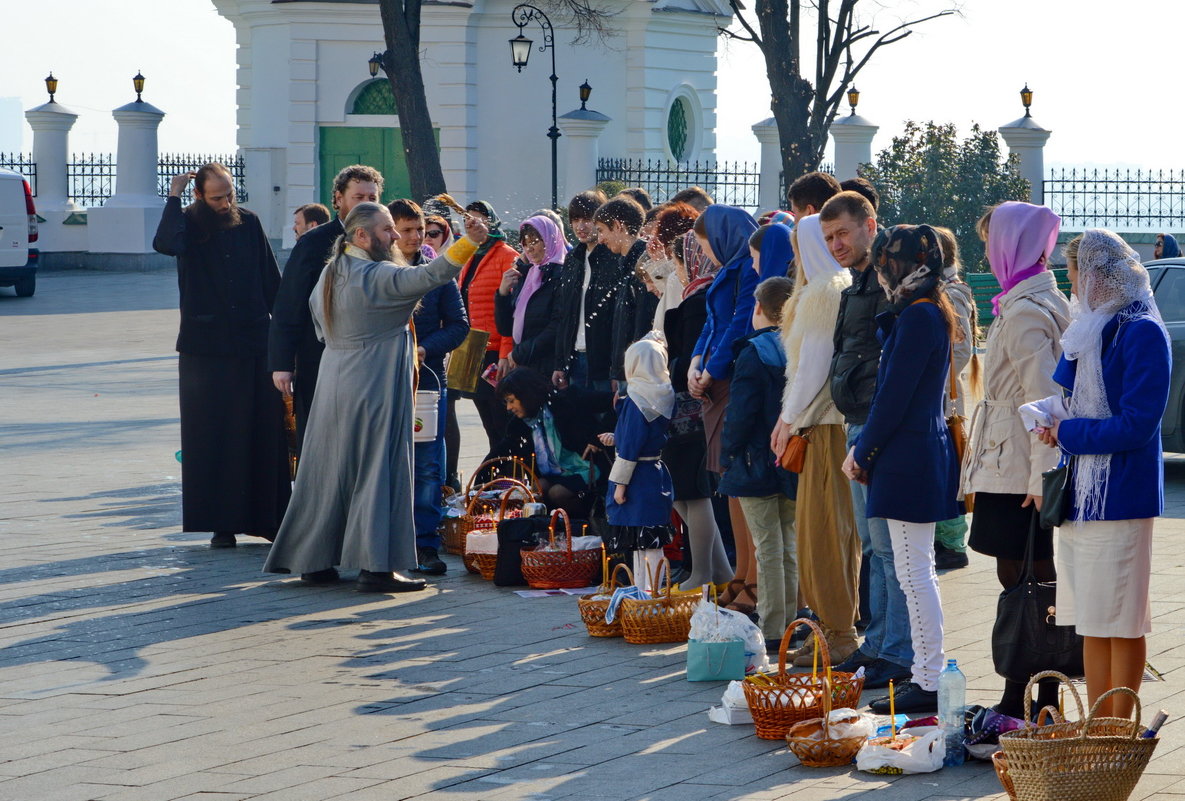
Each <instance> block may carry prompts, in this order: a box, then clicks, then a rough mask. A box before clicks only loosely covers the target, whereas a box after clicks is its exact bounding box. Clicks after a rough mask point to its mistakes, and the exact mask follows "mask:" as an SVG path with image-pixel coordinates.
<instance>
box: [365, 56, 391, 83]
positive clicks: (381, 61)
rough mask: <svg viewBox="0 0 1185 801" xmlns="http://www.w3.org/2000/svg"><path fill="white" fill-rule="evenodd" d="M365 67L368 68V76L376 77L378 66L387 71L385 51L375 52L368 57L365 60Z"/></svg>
mask: <svg viewBox="0 0 1185 801" xmlns="http://www.w3.org/2000/svg"><path fill="white" fill-rule="evenodd" d="M366 67H367V69H369V70H370V77H371V78H377V77H378V74H379V69H380V68H382V70H383V71H384V72H386V71H387V54H386V53H385V52H383V53H375V54H374V55H373V56H371V57H370V60H369V61H367V62H366Z"/></svg>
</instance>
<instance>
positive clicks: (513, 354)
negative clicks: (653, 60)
mask: <svg viewBox="0 0 1185 801" xmlns="http://www.w3.org/2000/svg"><path fill="white" fill-rule="evenodd" d="M190 180H193V181H194V182H195V187H194V198H195V200H194V203H193V204H192V205H190V206H188V207H186V208H182V206H181V201H180V195H181V193H182V192H183V190H184V189H185V188H186V186H187V185H188V183H189V181H190ZM382 194H383V178H382V176H381V175H380V174H379V173H378V172H377V171H376V170H374V169H373V168H370V167H366V166H362V165H354V166H350V167H347V168H345V169H343V170H342V171H341V172H340V173H339V175H338V176H337V178H336V180H335V182H334V187H333V205H334V210H335V212H336V214H335V215H334V216H333V217H332V219H330V218H329V217H330V215H329V212H328V210H326V209H324V207H319V206H316V205H315V204H314V205H310V206H303V207H301V209H298V210H297V212H296V213H295V215H294V231H295V233H296V234H297V236H298V237H299V238H298V241H297V243H296V245H295V247H294V248H293V250H292V253H291V255H290V257H289V259H288V263H287V265H286V267H285V269H284V271H283V273H282V275H281V273H280V271H279V269H278V266H277V263H276V260H275V256H274V255H273V253H272V251H271V248H270V246H269V245H268V242H267V239H266V237H265V236H264V234H263V230H262V227H261V226H260V224H259V221H258V219H257V218H256V217H255V216H254V215H252V214H251V213H250V212H249V211H247V210H245V209H241V208H239V207H238V206H237V204H236V203H235V201H234V193H233V187H232V184H231V180H230V175H229V173H227V171H226V170H225V168H223V167H221V165H217V164H211V165H207V166H205V167H203V168H202V169H201V170H199V171H197V173H195V174H185V175H180V176H177V178H176V179H174V181H173V184H172V187H171V191H170V196H169V199H168V202H167V204H166V208H165V213H164V216H163V217H162V220H161V223H160V229H159V230H158V233H157V237H156V247H157V249H158V250H159V251H160V252H162V253H167V254H171V255H176V256H177V259H178V274H179V281H180V288H181V332H180V335H179V337H178V342H177V350H178V351H179V352H180V359H179V369H180V395H181V436H182V453H183V481H182V502H183V509H184V523H183V527H184V529H185V530H186V531H205V532H212V534H213V536H212V539H211V542H210V544H211V547H233V546H234V545H235V544H236V535H238V534H250V535H255V536H261V537H265V538H267V539H269V540H274V544H273V545H272V547H271V549H270V552H269V555H268V558H267V562H266V564H265V567H264V569H265V570H266V571H269V572H274V573H292V574H300V577H301V580H302V581H303V582H305V583H309V584H316V585H320V584H329V583H334V582H337V581H339V580H341V576H340V575H339V573H338V569H339V568H344V569H356V570H359V571H360V574H359V578H358V585H357V586H358V589H359V590H360V591H367V592H410V591H415V590H419V589H422V588H423V587H424V586H425V585H426V582H425V579H423V578H415V577H411V576H409V575H407V574H408V573H411V572H419V573H421V574H424V575H439V574H442V573H444V572H445V571H446V570H447V566H446V564H445V562H444V561H443V560H442V559H441V558H440V555H439V551H440V545H441V543H440V537H439V534H438V529H439V526H440V523H441V520H442V515H443V505H442V502H441V497H442V489H443V488H444V487H446V486H448V485H451V486H453V487H454V488H456V489H459V488H460V486H461V480H460V476H459V474H458V470H457V460H458V452H459V443H460V429H459V426H458V424H457V403H458V401H460V400H468V401H472V403H473V404H474V406H475V407H476V411H477V413H478V416H479V418H480V421H481V426H482V429H483V433H484V436H485V438H486V442H485V443H483V449H486V450H488V453H489V456H490V457H497V456H514V457H519V458H521V459H522V460H523V461H524V462H526V463H529V464H530V465H532V467H533V469H534V471H535V473H536V474H537V476H538V484H539V490H540V493H541V495H542V500H543V501H544V502H545V503H546V505H547V506H548V507H549V508H563V509H565V510H566V511H568V512H569V514H570V515H571V516H572V517H573V518H574V519H577V520H589V521H592V522H594V523H598V522H599V523H603V524H604V525H597V526H594V530H596V531H599V532H603V533H602V537H603V539H604V542H605V545H606V548H607V550H608V551H609V552H610V553H612V554H614V555H615V557H616V558H620V559H627V560H632V561H633V564H634V567H635V576H636V577H637V578H638V580H639V582H640V583H642V584H643V585H645V584H646V582H647V581H649V579H650V577H651V576H653V575H654V572H653V568H654V565H655V563H656V562H657V561H658V560H659V559H660V558H661V554H662V550H663V549H670V548H671V545H672V543H673V542H681V543H682V547H683V559H682V563H683V564H682V568H681V570H680V572H679V574H678V575H677V576H675V577H674V580H675V581H677V582H679V583H681V584H682V585H683V586H684V587H698V586H701V585H706V584H714V585H717V587H718V588H719V590H720V593H719V603H720V604H722V605H724V606H727V607H729V608H732V609H735V610H737V611H740V612H743V613H746V614H749V615H751V616H753V617H754V618H755V619H756V620H757V621H758V622H759V625H760V626H761V628H762V631H763V633H764V635H765V637H766V640H767V646H768V647H770V648H771V649H775V648H776V647H777V645H778V644H779V643H780V641H781V639H782V636H783V633H784V631H785V629H786V626H787V624H788V623H789V622H790V621H792V620H793V619H794V618H795V617H797V616H800V615H802V614H806V613H808V610H809V614H812V615H813V616H814V617H815V618H816V619H817V620H818V621H819V625H820V627H821V629H822V631H823V634H824V638H825V640H826V644H827V646H828V651H829V653H830V658H831V660H832V664H834V665H835V667H836V668H837V669H838V670H847V671H855V670H858V669H863V670H864V675H865V687H869V688H879V687H886V686H888V685H889V683H890V682H891V681H895V682H897V691H896V694H895V706H896V709H897V710H898V711H901V712H932V711H934V710H935V709H936V708H937V683H938V674H939V672H940V671H941V670H942V667H943V665H944V659H945V656H946V654H945V650H944V644H943V610H942V603H941V598H940V594H939V586H938V578H937V570H938V569H943V568H948V569H949V568H958V567H961V566H964V565H966V564H967V557H966V554H965V552H964V547H965V546H964V537H965V535H966V533H967V531H968V526H967V523H966V518H965V512H966V511H969V507H970V505H971V501H972V500H974V514H972V515H971V523H970V537H969V542H968V545H969V546H970V547H971V548H972V549H974V550H976V551H977V552H980V553H982V554H985V555H988V556H992V557H994V558H995V559H996V569H997V575H998V578H999V581H1000V584H1001V586H1002V588H1004V589H1005V590H1007V589H1010V588H1012V587H1014V586H1016V585H1017V584H1018V583H1019V582H1020V581H1021V579H1022V577H1023V574H1024V572H1025V571H1026V569H1027V568H1026V565H1027V564H1029V563H1031V565H1032V570H1033V572H1034V573H1035V575H1036V576H1037V577H1038V578H1040V579H1041V580H1045V581H1053V580H1055V579H1056V580H1057V581H1058V596H1057V620H1058V622H1059V623H1060V624H1062V625H1070V624H1073V625H1075V626H1076V628H1077V631H1078V633H1079V634H1081V635H1082V636H1083V637H1084V638H1085V646H1084V658H1085V672H1086V678H1087V683H1088V693H1089V696H1090V698H1091V700H1092V701H1093V700H1094V699H1095V698H1098V697H1099V696H1100V695H1102V693H1103V692H1104V691H1105V690H1106V689H1109V688H1110V687H1113V686H1128V687H1132V688H1138V687H1139V683H1140V678H1141V675H1142V670H1143V665H1144V636H1145V635H1146V634H1147V633H1148V632H1149V631H1150V626H1151V621H1150V613H1149V593H1148V582H1149V576H1150V571H1151V562H1150V560H1151V537H1152V520H1153V518H1155V517H1156V516H1158V515H1159V514H1161V512H1162V507H1163V467H1162V458H1161V452H1160V418H1161V415H1162V414H1163V412H1164V408H1165V405H1166V403H1167V396H1168V382H1169V372H1170V371H1169V367H1170V351H1169V346H1168V339H1167V334H1166V332H1165V328H1164V324H1163V322H1162V321H1161V319H1160V315H1159V312H1158V310H1157V308H1156V304H1155V301H1154V299H1153V296H1152V293H1151V290H1150V287H1149V280H1148V273H1147V271H1146V270H1145V269H1144V268H1143V266H1142V265H1141V264H1140V262H1139V259H1138V257H1137V256H1136V254H1135V253H1134V251H1132V250H1131V248H1130V247H1128V246H1127V245H1126V244H1125V243H1124V242H1123V241H1122V240H1121V239H1120V238H1119V237H1117V236H1116V235H1114V234H1112V233H1110V232H1107V231H1102V230H1089V231H1087V232H1086V233H1085V234H1083V235H1081V236H1078V237H1075V238H1073V239H1072V240H1071V241H1070V242H1069V243H1068V245H1067V246H1066V248H1065V256H1066V260H1067V264H1068V269H1069V276H1070V280H1071V282H1072V284H1073V288H1074V289H1073V299H1072V300H1067V298H1066V297H1065V296H1064V295H1063V294H1061V292H1060V291H1059V290H1058V287H1057V283H1056V280H1055V277H1054V275H1053V273H1052V271H1051V269H1050V263H1051V259H1052V258H1053V257H1054V255H1055V248H1056V245H1057V241H1058V232H1059V220H1058V218H1057V216H1056V215H1055V214H1054V213H1053V212H1052V211H1050V210H1049V209H1047V208H1044V207H1040V206H1035V205H1031V204H1029V203H1023V202H1006V203H1002V204H1000V205H998V206H995V207H993V208H991V209H989V210H987V213H986V214H984V216H983V218H982V219H981V220H980V221H979V224H978V232H979V235H980V236H981V238H982V239H983V240H984V242H985V243H986V253H987V261H988V264H989V266H990V269H991V272H992V274H993V275H994V276H995V278H996V279H997V281H998V282H999V284H1000V290H1001V291H1000V292H999V294H997V295H996V296H995V297H994V298H993V299H992V307H993V314H994V321H993V323H992V324H991V326H990V327H989V328H988V331H987V336H986V341H984V340H982V337H981V336H980V332H979V329H978V324H977V311H976V305H975V302H974V298H973V296H972V293H971V290H970V288H969V287H968V286H967V284H966V283H965V282H964V281H963V278H962V269H963V268H962V265H961V264H960V261H959V254H958V246H957V240H956V238H955V236H954V234H953V233H952V232H951V231H950V230H948V229H946V228H943V227H940V226H939V225H936V224H927V223H926V222H925V221H918V222H917V223H916V224H897V225H892V226H889V227H884V226H882V225H881V224H880V223H879V222H878V220H877V207H878V203H879V197H878V194H877V191H876V189H875V188H874V187H873V186H872V185H871V184H869V183H868V182H867V181H865V180H864V179H860V178H855V179H851V180H848V181H844V182H843V183H842V184H841V183H839V182H838V181H837V180H836V179H835V178H834V177H833V176H831V175H828V174H825V173H819V172H815V173H810V174H807V175H804V176H802V177H800V178H798V179H797V180H796V181H794V182H793V184H792V185H791V186H790V188H789V191H788V197H787V201H788V206H789V209H788V210H787V211H771V212H769V213H766V214H763V215H761V216H760V218H755V217H754V216H753V215H751V214H749V213H748V212H747V211H745V210H743V209H739V208H734V207H730V206H726V205H721V204H716V203H713V201H712V198H711V197H710V196H709V195H708V194H707V193H706V192H704V191H703V190H702V189H700V188H698V187H691V188H688V189H686V190H684V191H681V192H679V193H677V194H676V195H674V196H673V197H671V198H670V200H668V201H667V202H665V203H661V204H657V205H655V204H653V203H652V202H651V199H650V197H649V195H648V194H647V193H646V192H645V191H644V190H642V189H626V190H624V191H622V192H620V193H619V194H618V195H616V196H614V197H607V196H606V195H605V194H604V193H602V192H601V191H599V190H589V191H585V192H581V193H579V194H577V195H576V196H575V197H573V198H572V199H571V201H570V202H569V204H568V206H567V209H566V212H567V213H566V219H565V218H564V217H562V216H561V215H559V214H557V213H556V211H554V210H550V209H544V210H540V211H539V212H536V213H535V214H533V215H530V216H528V217H527V218H526V219H524V220H523V221H522V223H521V224H520V225H519V226H518V229H517V231H513V230H511V231H508V230H507V229H506V227H505V225H504V223H503V221H502V220H501V219H500V218H499V216H498V214H497V212H496V211H495V208H494V206H493V205H492V204H490V203H489V202H486V201H475V202H472V203H469V204H468V205H467V206H465V207H463V208H462V207H461V206H460V205H459V204H456V202H455V201H452V199H451V198H446V196H441V197H440V198H433V199H430V200H429V201H426V202H425V203H424V205H423V206H421V205H419V204H417V203H416V202H414V201H412V200H409V199H398V200H395V201H393V202H390V203H389V204H388V205H382V204H381V203H380V200H381V199H382ZM454 215H455V216H454ZM932 222H933V223H937V222H942V221H932ZM569 231H570V233H571V240H570V239H569V233H568V232H569ZM515 234H517V236H516V235H515ZM1170 239H1171V238H1170ZM1170 246H1171V247H1172V248H1174V249H1175V247H1176V243H1175V241H1172V242H1169V241H1167V240H1166V242H1165V243H1164V246H1163V247H1164V249H1165V252H1167V251H1168V249H1169V247H1170ZM977 341H978V342H980V343H981V344H982V346H981V347H980V348H978V354H977V347H976V345H977ZM462 351H464V352H465V359H463V360H462V359H460V357H459V356H457V355H456V354H460V353H461V352H462ZM450 353H453V354H454V356H453V357H452V358H453V359H454V361H455V364H449V365H447V368H446V359H447V358H449V354H450ZM457 364H463V365H466V367H465V370H460V369H457V368H456V365H457ZM466 371H468V373H467V374H465V375H459V376H458V375H457V374H458V373H461V372H466ZM446 374H447V375H448V380H447V381H446V380H445V376H446ZM285 396H288V397H290V398H291V400H292V405H293V407H294V411H295V419H296V433H297V443H298V445H297V447H298V450H299V468H298V470H297V472H296V478H295V483H294V485H293V484H290V481H289V462H288V459H287V442H286V439H285V431H284V412H283V398H284V397H285ZM423 397H426V398H427V399H428V400H427V401H424V402H426V403H429V404H431V405H432V406H433V411H434V413H433V414H429V415H426V419H428V420H432V421H434V424H435V426H436V428H435V431H427V432H424V433H423V434H422V435H416V436H413V431H412V428H413V425H412V421H413V408H414V409H416V415H415V416H416V417H420V416H422V415H421V414H420V412H421V411H423V409H422V408H419V407H417V404H418V403H420V402H421V401H420V398H423ZM1034 403H1036V404H1037V406H1039V407H1040V408H1041V409H1043V410H1046V411H1048V412H1049V415H1048V418H1047V419H1044V420H1042V421H1040V422H1039V424H1038V423H1031V422H1030V421H1029V420H1028V418H1026V417H1022V415H1021V413H1020V407H1022V406H1025V405H1026V404H1034ZM968 412H970V418H971V420H970V433H969V435H968V436H967V438H966V442H965V443H964V442H963V440H962V437H961V436H957V434H958V433H959V432H960V431H961V428H960V427H959V426H958V425H952V423H955V422H956V421H957V420H958V419H960V418H962V417H963V416H964V415H965V414H967V413H968ZM964 446H965V447H964ZM960 450H964V452H963V453H961V454H960V453H959V451H960ZM1066 463H1068V464H1069V465H1070V475H1071V478H1070V480H1069V482H1068V483H1067V486H1068V487H1069V489H1068V491H1067V500H1066V508H1065V513H1064V515H1062V516H1061V517H1059V518H1058V520H1059V521H1064V524H1063V525H1061V526H1060V527H1058V528H1057V531H1058V532H1059V533H1058V548H1057V549H1056V559H1055V557H1054V554H1055V549H1054V527H1051V526H1049V525H1047V524H1046V523H1041V520H1042V519H1043V518H1048V517H1049V515H1044V516H1042V515H1040V514H1039V513H1040V510H1041V508H1042V503H1043V476H1042V474H1043V473H1046V472H1047V471H1050V470H1051V469H1052V468H1054V467H1056V466H1058V465H1059V464H1066ZM1047 511H1048V510H1047ZM1047 522H1048V521H1047ZM1034 532H1035V533H1034ZM728 544H731V545H732V550H733V553H734V558H731V559H730V555H729V549H728V547H727V545H728ZM987 601H988V599H985V602H987ZM861 630H862V631H863V639H861V636H860V631H861ZM815 647H816V646H815V643H814V641H813V640H806V641H804V642H802V643H801V645H800V646H799V647H798V648H797V649H796V650H794V651H793V652H792V653H791V655H790V658H791V659H792V661H793V662H794V664H796V665H800V666H810V665H812V664H814V663H815V662H816V660H817V659H818V655H816V654H815V653H814V648H815ZM1025 679H1027V677H1026V676H1007V677H1005V687H1004V693H1003V697H1002V698H1001V700H1000V702H999V704H997V709H998V710H999V711H1001V712H1003V713H1005V714H1009V715H1012V716H1016V717H1019V716H1021V715H1022V714H1023V711H1022V710H1023V689H1024V685H1025ZM1053 692H1055V691H1054V690H1053V688H1052V687H1051V686H1046V685H1042V688H1041V690H1040V697H1039V699H1038V700H1039V702H1040V705H1041V706H1044V705H1046V704H1047V703H1056V699H1055V698H1053V697H1052V693H1053ZM1123 705H1124V701H1123V700H1122V698H1119V699H1112V701H1111V706H1112V707H1113V708H1112V709H1108V710H1104V713H1106V712H1109V711H1113V712H1116V713H1118V714H1123V713H1124V711H1125V710H1124V709H1123ZM872 707H873V709H874V711H878V712H884V711H887V710H888V708H889V700H888V699H887V698H886V699H878V700H877V701H874V702H873V704H872Z"/></svg>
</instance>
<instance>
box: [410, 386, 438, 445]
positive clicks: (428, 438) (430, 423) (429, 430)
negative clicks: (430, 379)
mask: <svg viewBox="0 0 1185 801" xmlns="http://www.w3.org/2000/svg"><path fill="white" fill-rule="evenodd" d="M439 424H440V393H439V392H432V391H429V390H419V391H418V392H416V411H415V414H414V415H413V416H412V442H432V441H434V440H435V439H436V431H437V426H438V425H439Z"/></svg>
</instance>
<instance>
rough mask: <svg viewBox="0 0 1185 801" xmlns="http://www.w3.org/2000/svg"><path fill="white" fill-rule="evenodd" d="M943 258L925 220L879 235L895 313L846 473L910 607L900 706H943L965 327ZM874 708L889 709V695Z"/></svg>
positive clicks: (877, 259) (875, 249)
mask: <svg viewBox="0 0 1185 801" xmlns="http://www.w3.org/2000/svg"><path fill="white" fill-rule="evenodd" d="M942 262H943V259H942V247H941V245H940V244H939V240H938V235H937V234H936V233H935V232H934V229H932V228H931V227H930V226H928V225H917V226H914V225H896V226H893V227H892V228H888V229H886V230H884V231H882V232H881V233H880V234H878V235H877V238H876V241H875V242H874V243H873V246H872V264H873V267H874V268H875V269H876V272H877V278H878V279H879V280H880V284H881V287H882V288H883V289H884V290H885V294H886V295H887V296H888V298H889V311H887V312H883V313H882V314H881V315H880V316H878V317H877V323H878V324H879V326H880V329H881V336H882V341H883V343H884V350H883V351H882V353H881V360H880V367H879V369H878V371H877V386H876V394H875V395H874V396H873V400H872V409H871V411H870V412H869V415H868V422H867V423H866V424H865V426H864V430H863V431H862V432H861V434H860V438H859V439H858V440H856V443H855V444H854V445H853V446H852V449H851V451H850V452H849V453H848V458H847V460H846V461H845V462H844V472H845V473H846V474H847V475H848V477H849V478H851V479H852V480H853V481H860V482H864V483H867V484H868V485H869V489H868V503H867V509H866V511H867V514H868V516H869V517H881V518H884V519H885V520H886V522H887V523H888V526H889V536H890V539H891V540H892V543H893V563H894V568H895V569H896V571H897V580H898V581H899V582H900V584H901V589H902V590H903V591H904V592H905V604H906V608H907V609H908V610H909V628H910V639H911V640H912V642H913V653H914V657H913V666H912V672H913V676H912V681H911V682H907V683H905V684H902V685H901V686H900V687H898V688H897V692H896V708H897V711H899V712H934V711H936V710H937V709H938V674H939V672H941V670H942V666H943V657H944V654H943V647H942V606H941V601H940V599H939V596H938V574H937V573H936V572H935V570H934V525H935V523H937V522H938V521H940V520H950V519H951V518H953V517H955V516H956V515H958V513H959V509H958V503H957V501H956V500H955V496H956V492H957V488H958V482H959V465H958V461H957V459H956V458H955V451H954V445H953V443H952V442H951V439H950V435H949V434H948V433H947V428H946V418H945V416H944V413H943V412H944V407H943V399H944V391H945V387H946V381H947V372H948V370H949V369H950V363H951V342H952V339H953V338H956V337H958V336H960V330H961V329H960V328H959V325H958V322H957V320H956V316H955V311H954V308H953V307H952V306H951V305H950V301H949V300H948V299H947V297H946V295H945V293H944V292H943V290H942V288H941V287H940V285H939V284H940V281H941V278H942ZM871 707H872V710H873V711H874V712H877V713H878V714H883V713H884V712H888V711H889V699H888V698H883V699H878V700H876V701H873V702H872V704H871Z"/></svg>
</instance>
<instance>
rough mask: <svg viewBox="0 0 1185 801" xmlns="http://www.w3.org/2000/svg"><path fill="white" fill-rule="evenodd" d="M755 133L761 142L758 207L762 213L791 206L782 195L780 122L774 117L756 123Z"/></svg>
mask: <svg viewBox="0 0 1185 801" xmlns="http://www.w3.org/2000/svg"><path fill="white" fill-rule="evenodd" d="M753 135H754V136H756V137H757V141H758V142H760V143H761V164H760V167H759V169H760V174H759V175H758V178H757V209H758V211H759V212H762V213H764V212H767V211H770V210H772V209H788V208H790V207H789V206H788V205H786V198H784V197H782V147H781V140H780V139H779V137H778V124H777V123H776V122H775V121H774V118H773V117H770V118H769V119H767V120H762V121H761V122H758V123H755V124H754V125H753Z"/></svg>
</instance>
